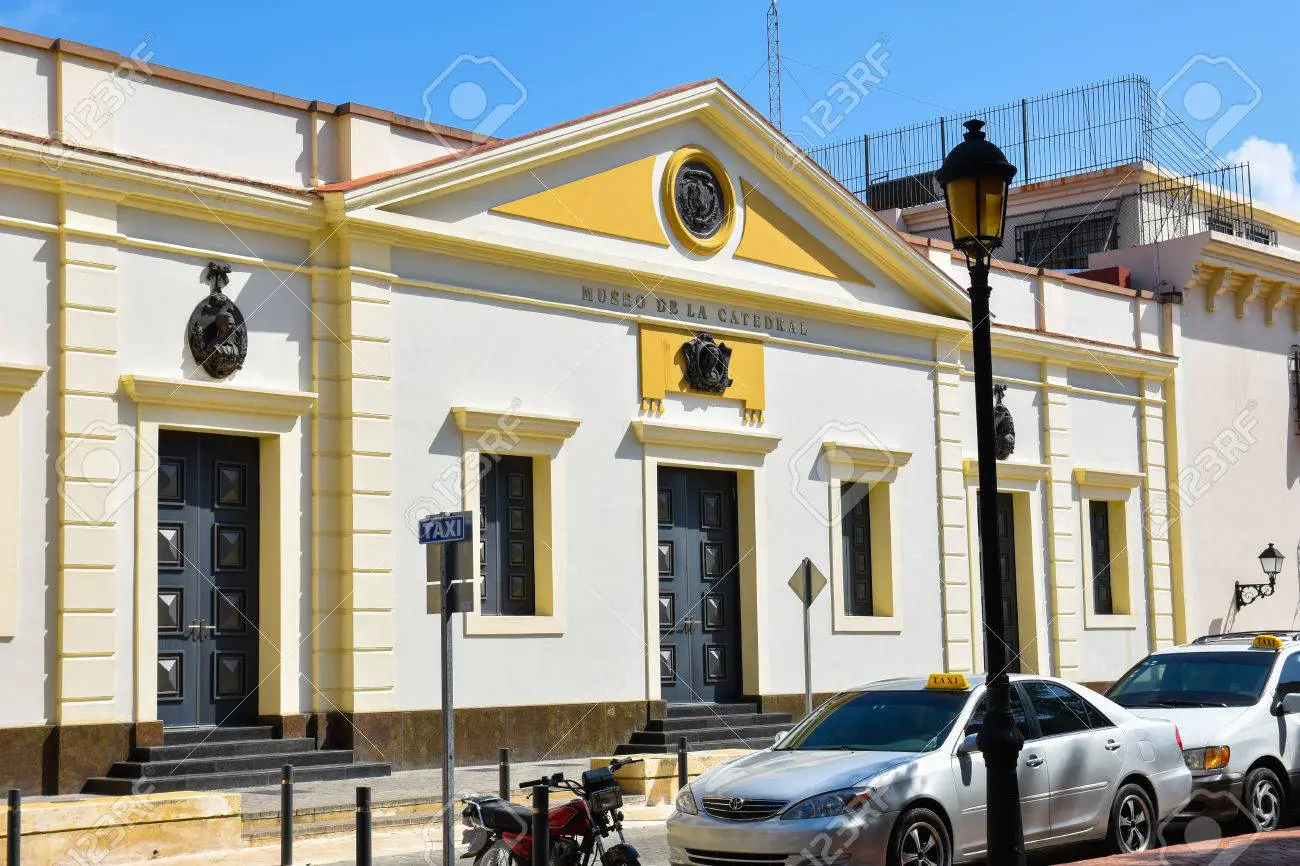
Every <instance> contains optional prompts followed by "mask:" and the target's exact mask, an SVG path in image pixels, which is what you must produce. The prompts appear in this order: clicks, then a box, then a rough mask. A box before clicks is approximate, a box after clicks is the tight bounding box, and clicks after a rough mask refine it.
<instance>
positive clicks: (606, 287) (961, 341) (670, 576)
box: [0, 31, 1195, 791]
mask: <svg viewBox="0 0 1300 866" xmlns="http://www.w3.org/2000/svg"><path fill="white" fill-rule="evenodd" d="M122 64H125V65H126V67H128V68H135V72H134V73H133V74H132V80H131V82H130V86H131V91H132V92H131V93H130V94H129V95H125V96H123V97H122V98H117V97H114V99H113V101H112V103H111V105H104V104H103V103H102V100H103V99H104V94H105V93H109V94H115V93H117V92H118V91H117V90H114V89H113V88H114V84H113V82H114V80H115V79H117V80H119V81H120V79H121V77H122V76H123V75H125V74H126V73H124V72H122V71H120V67H121V65H122ZM115 69H119V71H117V72H115V71H114V70H115ZM0 75H3V77H4V80H5V81H6V84H7V87H8V93H9V96H8V97H7V98H6V100H5V101H4V102H3V104H0V261H3V263H4V268H5V274H6V283H5V285H6V291H7V294H6V300H7V306H6V315H5V316H4V317H3V318H2V319H0V391H3V394H0V515H2V516H3V519H0V533H3V535H0V550H5V551H8V552H9V553H8V558H7V559H5V560H0V613H3V614H4V615H3V618H0V677H3V679H4V681H5V683H6V686H7V695H8V700H6V701H5V702H4V705H3V707H0V726H3V736H0V776H2V777H3V778H2V779H0V781H3V783H4V784H10V785H16V786H18V787H21V788H24V789H27V790H42V789H43V790H47V791H54V790H58V791H66V790H75V789H76V788H78V787H79V786H80V784H81V780H82V779H84V778H86V777H87V776H92V775H97V774H101V773H103V772H104V771H105V770H106V769H107V768H108V766H109V765H110V764H111V763H112V762H113V761H114V760H119V759H121V758H122V757H123V756H124V755H125V753H126V752H127V750H128V749H129V747H130V746H131V745H132V744H133V743H135V744H146V743H156V742H157V741H158V739H159V737H160V736H161V734H162V732H163V730H164V727H165V726H166V727H171V726H183V725H193V724H205V723H207V724H210V723H214V722H217V723H221V722H225V723H230V722H232V721H252V720H259V719H260V720H262V721H265V722H269V723H272V724H275V725H277V726H278V727H279V728H280V729H281V730H282V731H283V732H284V733H285V734H286V735H289V734H292V733H301V732H306V733H307V734H309V735H311V736H314V737H316V738H317V740H318V741H319V742H321V743H323V744H326V745H340V746H346V747H350V748H352V749H354V750H356V752H357V754H358V755H360V756H362V757H368V758H373V759H379V760H387V761H391V762H392V763H393V764H394V765H395V766H398V767H410V766H427V765H431V764H433V763H435V762H436V761H437V759H438V757H439V749H440V746H439V734H438V732H439V728H440V726H439V714H440V710H441V708H440V706H439V688H438V679H437V670H438V652H439V650H438V647H439V643H438V632H437V627H436V619H434V618H433V617H431V616H429V615H428V614H427V613H426V588H425V585H424V569H425V562H424V552H423V550H422V548H421V547H420V546H419V544H418V543H417V539H416V535H415V533H414V525H415V522H416V520H418V518H419V517H420V516H421V515H423V514H425V513H428V512H430V511H439V510H455V509H467V510H472V511H475V512H477V513H478V514H480V515H481V516H482V518H483V525H484V529H485V532H484V544H483V545H482V548H481V549H480V550H479V551H478V553H477V554H476V560H475V563H474V569H475V573H476V574H477V575H479V583H478V593H476V595H477V604H478V609H477V610H476V611H475V612H473V613H471V614H469V615H467V616H466V617H465V618H464V622H463V625H462V624H461V623H459V622H458V623H457V626H456V631H457V635H456V640H457V647H456V666H457V671H458V683H457V692H456V695H457V705H458V706H457V715H458V717H459V726H458V731H460V732H461V735H462V737H463V739H462V740H461V741H460V742H459V743H458V753H459V754H460V755H461V758H462V760H483V759H486V758H489V757H490V756H491V755H493V754H495V749H496V748H497V747H499V746H511V747H513V748H514V749H515V750H516V752H515V754H516V755H517V756H519V757H526V756H541V755H551V756H554V755H560V754H579V753H589V752H604V751H608V750H611V749H613V748H614V747H615V746H616V745H618V744H619V743H622V742H625V741H626V740H627V739H628V737H629V735H630V734H631V733H632V732H633V731H634V730H635V729H637V728H639V727H641V726H642V725H644V724H645V722H646V720H647V718H648V717H652V716H658V715H660V714H662V712H663V710H664V704H665V702H668V701H674V702H677V701H699V700H713V701H728V700H734V699H737V698H748V699H751V700H755V701H758V702H760V703H761V704H762V705H763V706H764V708H765V709H772V708H776V709H782V708H785V709H791V710H797V709H798V708H799V707H801V705H802V697H801V692H802V688H803V676H802V671H803V668H802V660H801V646H802V642H801V628H800V608H799V603H798V600H797V599H796V598H795V596H794V595H793V593H792V592H791V591H790V589H789V588H788V587H787V586H786V581H787V579H788V578H789V576H790V575H791V574H792V572H794V570H795V569H796V567H797V566H798V565H799V564H800V563H801V561H802V560H803V559H804V557H810V558H811V559H812V560H813V561H814V563H816V564H817V565H818V567H819V568H820V569H821V570H822V571H824V572H825V574H826V576H827V577H828V579H829V584H830V588H829V591H828V592H826V593H825V594H824V595H823V596H822V597H821V598H819V599H818V601H817V603H816V604H815V605H814V607H813V609H812V618H813V635H812V647H813V653H814V660H815V665H814V682H813V687H814V689H815V690H816V691H817V692H819V693H827V692H831V691H834V690H837V689H841V688H844V687H848V686H852V685H855V684H858V683H860V682H863V681H866V680H870V679H874V678H878V677H884V676H891V675H899V674H915V673H918V672H928V671H933V670H955V671H973V670H978V669H979V668H980V666H981V659H980V655H981V651H980V647H981V639H980V635H981V631H982V630H981V615H980V608H979V604H978V599H979V598H980V589H979V588H980V575H979V572H978V566H977V562H978V558H977V557H976V555H975V554H976V549H975V548H976V542H975V540H974V536H973V534H972V533H971V532H970V530H969V528H970V527H971V526H973V525H974V524H975V521H974V515H975V508H976V498H975V463H974V460H973V458H974V456H975V451H976V449H975V437H974V412H973V407H972V402H973V393H972V391H973V389H972V387H971V361H970V357H969V349H968V341H969V329H970V325H969V315H970V309H969V304H968V300H967V297H966V295H965V293H964V292H963V291H962V289H961V288H960V286H961V285H963V284H964V282H965V271H964V267H963V265H962V263H961V262H960V261H958V260H957V259H956V258H955V257H954V255H953V253H952V250H951V249H950V248H949V247H945V246H944V244H942V243H941V242H938V241H930V240H927V239H925V238H919V237H915V236H913V237H906V236H903V235H900V234H899V233H898V232H897V231H895V230H894V228H893V227H891V226H889V225H887V224H886V223H885V222H884V221H882V220H880V219H878V218H877V217H876V216H875V215H873V214H872V213H871V211H870V210H868V209H867V208H865V207H864V206H863V205H862V203H861V202H860V201H859V200H857V199H856V198H855V197H854V196H853V195H852V194H850V193H849V192H848V191H846V190H845V189H844V188H843V187H842V186H840V185H839V184H837V183H835V182H834V180H833V179H832V178H830V177H829V176H827V175H826V174H825V173H823V172H822V171H820V170H819V169H817V168H816V167H815V166H812V165H810V164H807V163H804V162H796V164H795V165H794V166H793V167H791V166H790V165H789V160H788V159H786V158H785V153H786V144H785V142H784V141H783V139H781V137H780V136H779V134H778V133H776V132H775V131H774V130H773V129H772V128H771V127H770V126H769V125H768V124H767V123H766V122H765V121H764V119H763V118H762V117H761V116H760V115H758V114H757V113H756V112H754V111H753V110H752V109H751V108H750V107H749V106H747V105H746V104H745V103H744V102H743V101H742V100H740V99H739V98H738V97H737V96H736V95H735V94H734V93H733V92H732V91H730V90H729V89H728V88H727V87H725V86H724V85H722V84H720V83H718V82H704V83H700V84H692V85H688V86H684V87H681V88H677V89H675V90H671V91H666V92H664V93H661V94H657V95H655V96H652V97H649V98H647V99H644V100H641V101H639V102H635V103H631V104H628V105H624V106H620V107H618V108H614V109H611V110H609V111H605V112H602V113H600V114H597V115H593V116H591V117H587V118H583V119H581V120H577V121H574V122H572V123H568V124H564V125H561V126H558V127H554V128H552V129H548V130H544V131H542V132H538V133H535V134H532V135H527V136H523V137H520V138H517V139H513V140H509V141H495V140H494V141H487V142H479V141H474V140H472V138H471V137H470V136H468V135H467V134H464V133H456V132H454V131H451V130H446V129H428V128H426V127H425V126H424V125H423V124H421V123H420V122H418V121H411V120H408V119H404V118H400V117H396V116H393V115H390V114H388V113H386V112H380V111H375V110H373V109H366V108H361V107H357V106H351V105H347V106H338V107H335V106H330V105H326V104H323V103H319V102H303V101H300V100H295V99H291V98H287V97H283V96H278V95H274V94H268V93H264V92H261V91H256V90H252V89H250V88H244V87H240V86H236V85H230V84H226V83H223V82H218V81H213V80H210V79H204V78H200V77H198V76H193V75H189V74H187V73H181V72H176V71H172V70H165V69H161V68H157V67H152V68H148V69H147V70H140V69H139V68H138V64H137V65H135V66H134V67H133V65H132V64H131V63H130V62H129V61H126V60H124V59H123V58H121V57H118V56H117V55H113V54H110V53H108V52H103V51H99V50H97V49H90V48H87V47H85V46H79V45H75V44H69V43H66V42H52V41H50V40H46V39H40V38H36V37H30V36H27V35H24V34H18V33H14V32H12V31H0ZM85 104H89V106H90V107H91V108H92V109H94V110H95V113H96V116H97V117H100V118H101V119H100V121H99V122H98V124H97V125H96V126H95V127H94V129H93V130H92V133H93V134H92V136H91V138H90V140H89V141H74V140H72V139H73V138H74V136H73V135H71V134H70V132H69V129H68V123H69V121H68V118H67V117H64V120H62V121H60V120H59V118H60V116H61V114H63V113H64V112H69V113H72V114H75V111H76V109H75V108H73V107H75V106H81V105H85ZM61 127H62V131H61ZM61 134H62V136H63V137H64V138H65V139H67V140H66V141H65V142H63V143H62V144H60V145H57V146H51V145H50V144H49V139H50V138H51V137H54V138H56V139H57V138H58V137H59V136H60V135H61ZM227 268H228V270H229V273H228V274H227V273H226V271H227ZM227 280H228V285H226V284H225V283H226V281H227ZM993 280H994V284H995V290H994V291H995V298H996V299H997V312H998V321H997V322H996V324H995V327H994V333H993V341H994V351H995V354H996V367H997V372H998V377H999V380H1000V382H1001V383H1002V384H1004V385H1005V386H1006V395H1005V404H1006V405H1007V406H1008V407H1009V408H1010V411H1011V413H1012V415H1013V417H1014V420H1015V424H1016V435H1017V441H1016V445H1015V451H1014V453H1013V454H1012V455H1011V457H1010V458H1009V459H1008V460H1007V461H1005V462H1003V463H1001V464H1000V465H999V475H1000V485H1001V487H1002V488H1003V490H1004V495H1002V496H1000V497H999V501H998V502H997V503H996V507H997V508H998V509H999V511H1000V512H1001V514H1002V517H1003V519H1002V521H1001V525H1002V527H1003V530H1004V537H1003V543H1004V544H1005V545H1006V549H1007V551H1008V555H1007V556H1006V557H1005V562H1006V565H1005V569H1004V573H1003V574H1000V575H998V580H999V581H1000V583H1001V585H1002V586H1003V587H1004V603H1005V604H1006V605H1007V607H1008V610H1011V611H1014V613H1015V615H1014V616H1013V617H1011V619H1010V623H1009V625H1008V628H1007V630H1006V633H1005V634H1003V635H1002V636H1001V637H1002V639H1004V640H1006V641H1007V642H1008V643H1010V644H1012V645H1013V646H1014V647H1016V648H1017V650H1018V653H1019V660H1020V664H1021V666H1022V667H1023V668H1024V669H1026V670H1033V671H1039V672H1051V673H1054V674H1060V675H1062V676H1066V677H1071V678H1073V679H1076V680H1081V681H1099V680H1109V679H1112V678H1114V677H1115V676H1117V675H1118V674H1119V673H1120V672H1121V671H1123V670H1124V669H1125V668H1126V667H1127V666H1128V665H1129V664H1131V663H1132V662H1133V661H1135V660H1136V659H1137V658H1139V657H1141V656H1142V654H1144V653H1145V652H1146V651H1147V650H1148V649H1150V648H1151V647H1153V646H1164V645H1168V644H1169V643H1171V642H1173V641H1175V640H1181V639H1183V638H1185V637H1187V636H1188V635H1189V634H1191V633H1192V630H1193V628H1194V627H1195V626H1194V623H1195V620H1194V619H1192V618H1191V617H1192V614H1191V612H1190V610H1189V606H1188V604H1185V600H1186V599H1187V598H1188V597H1189V596H1190V595H1194V593H1189V592H1188V591H1187V587H1185V586H1184V577H1183V570H1182V559H1183V556H1182V553H1181V545H1182V539H1183V537H1184V536H1183V534H1182V532H1183V526H1182V525H1181V524H1179V523H1174V524H1172V525H1169V524H1167V523H1166V522H1165V521H1163V520H1161V519H1160V518H1159V516H1158V515H1160V514H1162V513H1163V511H1164V501H1165V499H1166V496H1167V494H1168V492H1169V489H1170V488H1171V486H1172V485H1173V479H1175V478H1177V477H1178V474H1179V470H1180V461H1181V459H1182V456H1181V455H1183V454H1185V453H1187V452H1186V451H1185V450H1183V451H1180V450H1179V447H1178V446H1179V444H1180V441H1181V440H1180V437H1179V436H1178V429H1177V427H1176V425H1175V419H1180V418H1182V417H1183V415H1182V414H1181V413H1180V410H1179V407H1180V400H1179V397H1180V394H1179V390H1178V388H1175V387H1171V384H1172V383H1174V382H1175V381H1176V379H1175V376H1176V374H1177V373H1178V370H1179V367H1178V360H1177V358H1176V356H1175V355H1174V354H1173V353H1172V351H1171V350H1172V349H1173V348H1174V347H1175V346H1176V344H1177V340H1178V337H1179V334H1178V330H1177V327H1176V324H1175V323H1176V320H1177V316H1176V315H1175V314H1176V312H1177V311H1178V310H1180V309H1186V308H1185V307H1183V308H1180V307H1177V306H1173V305H1169V304H1162V303H1160V302H1159V301H1158V299H1157V298H1156V297H1155V296H1154V295H1153V294H1152V293H1151V292H1147V291H1134V290H1130V289H1125V288H1121V287H1117V286H1114V285H1108V284H1106V283H1102V282H1096V281H1090V280H1085V279H1080V278H1076V277H1070V276H1066V275H1063V274H1059V273H1052V272H1045V271H1041V270H1038V269H1031V268H1027V267H1023V266H1019V265H1014V264H1006V265H1002V266H1000V267H998V268H997V269H996V271H995V273H994V275H993ZM216 289H219V290H220V295H219V296H218V295H214V294H211V293H212V292H213V290H216ZM230 302H233V305H234V308H232V307H231V305H230ZM241 320H242V322H243V323H244V325H245V329H244V330H241V328H240V322H241ZM192 323H197V326H198V327H197V328H195V327H192ZM706 334H707V335H708V337H707V338H706V337H705V336H704V335H706ZM245 341H246V346H245V345H244V343H245ZM723 345H725V349H723V348H722V346H723ZM692 358H695V360H692ZM724 359H725V360H726V363H725V364H724V363H722V362H723V361H724ZM1152 515H1157V516H1156V517H1153V516H1152ZM1106 564H1108V566H1109V567H1103V565H1106ZM1103 602H1104V603H1103Z"/></svg>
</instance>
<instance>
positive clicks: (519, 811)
mask: <svg viewBox="0 0 1300 866" xmlns="http://www.w3.org/2000/svg"><path fill="white" fill-rule="evenodd" d="M478 810H479V815H480V817H482V819H483V826H484V827H487V828H488V829H489V830H496V831H497V832H498V833H510V834H513V835H518V836H526V835H528V834H529V833H530V832H531V831H532V826H533V812H532V810H531V809H529V808H528V807H527V806H521V805H519V804H518V803H511V802H508V801H506V800H502V799H499V798H497V799H491V800H482V801H479V803H478Z"/></svg>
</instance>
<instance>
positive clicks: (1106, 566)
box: [1088, 499, 1115, 614]
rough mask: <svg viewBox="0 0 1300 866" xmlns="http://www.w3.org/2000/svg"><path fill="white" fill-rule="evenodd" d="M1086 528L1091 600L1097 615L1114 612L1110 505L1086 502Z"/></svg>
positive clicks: (1100, 501)
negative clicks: (1089, 546)
mask: <svg viewBox="0 0 1300 866" xmlns="http://www.w3.org/2000/svg"><path fill="white" fill-rule="evenodd" d="M1088 528H1089V532H1090V533H1091V535H1092V599H1093V610H1094V611H1095V612H1096V613H1099V614H1113V613H1114V612H1115V593H1114V586H1113V583H1114V582H1113V580H1112V578H1111V568H1110V565H1111V552H1110V503H1109V502H1106V501H1104V500H1097V499H1093V500H1090V501H1089V502H1088Z"/></svg>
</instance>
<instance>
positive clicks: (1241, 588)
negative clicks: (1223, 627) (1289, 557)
mask: <svg viewBox="0 0 1300 866" xmlns="http://www.w3.org/2000/svg"><path fill="white" fill-rule="evenodd" d="M1285 559H1286V557H1285V556H1283V555H1282V551H1280V550H1278V549H1277V548H1276V547H1274V546H1273V542H1271V541H1270V542H1269V543H1268V547H1266V548H1264V552H1263V553H1261V554H1260V555H1259V567H1260V568H1262V569H1264V573H1265V574H1267V575H1268V583H1240V582H1239V583H1238V584H1237V607H1238V608H1243V607H1245V606H1246V605H1248V604H1251V603H1252V602H1255V601H1258V600H1259V599H1261V598H1266V597H1268V596H1270V595H1272V594H1273V591H1274V590H1275V589H1277V576H1278V575H1279V574H1281V573H1282V561H1283V560H1285Z"/></svg>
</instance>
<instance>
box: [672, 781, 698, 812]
mask: <svg viewBox="0 0 1300 866" xmlns="http://www.w3.org/2000/svg"><path fill="white" fill-rule="evenodd" d="M677 811H678V812H685V813H686V814H687V815H698V814H700V807H699V806H696V805H695V792H694V791H692V790H691V786H690V785H687V786H686V787H685V788H682V789H681V790H680V791H678V792H677Z"/></svg>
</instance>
